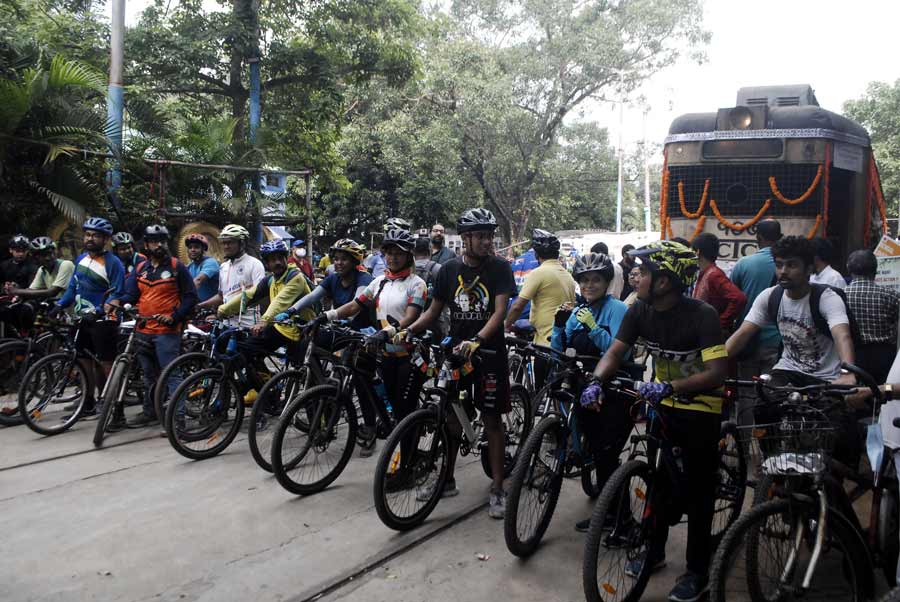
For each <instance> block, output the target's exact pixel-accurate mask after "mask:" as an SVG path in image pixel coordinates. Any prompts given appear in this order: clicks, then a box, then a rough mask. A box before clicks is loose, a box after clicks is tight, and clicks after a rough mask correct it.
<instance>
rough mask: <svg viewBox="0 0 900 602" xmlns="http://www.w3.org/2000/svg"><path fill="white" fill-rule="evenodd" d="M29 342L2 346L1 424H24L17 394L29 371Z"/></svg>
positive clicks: (0, 373) (14, 341)
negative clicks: (24, 375)
mask: <svg viewBox="0 0 900 602" xmlns="http://www.w3.org/2000/svg"><path fill="white" fill-rule="evenodd" d="M28 355H29V354H28V341H18V340H13V341H8V342H6V343H2V344H0V424H2V425H4V426H15V425H17V424H22V415H21V414H20V413H19V400H18V398H17V397H16V393H17V392H18V390H19V383H21V381H22V376H23V374H24V372H25V371H26V370H27V369H28V360H29V359H31V358H29V357H28Z"/></svg>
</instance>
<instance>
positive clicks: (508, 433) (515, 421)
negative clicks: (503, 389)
mask: <svg viewBox="0 0 900 602" xmlns="http://www.w3.org/2000/svg"><path fill="white" fill-rule="evenodd" d="M509 404H510V411H509V412H507V413H506V414H503V417H502V420H503V423H504V425H503V426H504V428H503V433H504V437H505V438H506V445H505V449H504V454H503V456H504V457H503V478H504V479H505V478H508V477H509V475H511V474H512V471H513V468H515V466H516V460H517V459H518V457H519V450H520V449H521V447H522V445H524V444H525V440H526V439H528V433H530V432H531V425H532V424H533V422H534V420H533V419H532V412H533V410H532V409H531V396H530V395H528V391H527V389H525V387H523V386H522V385H511V386H510V388H509ZM486 452H487V446H485V447H484V449H482V450H481V469H482V470H483V471H484V474H485V476H487V478H489V479H492V478H494V477H493V471H492V470H491V462H490V458H489V457H488V454H487V453H486Z"/></svg>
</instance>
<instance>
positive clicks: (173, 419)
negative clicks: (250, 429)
mask: <svg viewBox="0 0 900 602" xmlns="http://www.w3.org/2000/svg"><path fill="white" fill-rule="evenodd" d="M243 418H244V401H243V399H242V398H241V395H240V393H239V392H238V390H237V386H235V384H234V381H233V380H232V379H231V378H230V377H229V376H228V375H226V374H225V369H224V367H222V366H219V367H218V368H207V369H205V370H201V371H200V372H197V373H196V374H193V375H191V376H189V377H188V378H186V379H184V380H183V381H182V382H181V384H180V385H178V388H177V389H176V390H175V394H174V395H172V399H171V400H170V403H169V407H168V408H167V409H166V436H168V438H169V443H171V444H172V447H173V448H175V451H177V452H178V453H179V454H181V455H182V456H184V457H185V458H190V459H191V460H205V459H207V458H211V457H213V456H216V455H218V454H220V453H222V451H224V450H225V448H227V447H228V446H229V445H231V442H232V441H234V438H235V437H236V436H237V434H238V431H239V430H240V428H241V422H242V421H243Z"/></svg>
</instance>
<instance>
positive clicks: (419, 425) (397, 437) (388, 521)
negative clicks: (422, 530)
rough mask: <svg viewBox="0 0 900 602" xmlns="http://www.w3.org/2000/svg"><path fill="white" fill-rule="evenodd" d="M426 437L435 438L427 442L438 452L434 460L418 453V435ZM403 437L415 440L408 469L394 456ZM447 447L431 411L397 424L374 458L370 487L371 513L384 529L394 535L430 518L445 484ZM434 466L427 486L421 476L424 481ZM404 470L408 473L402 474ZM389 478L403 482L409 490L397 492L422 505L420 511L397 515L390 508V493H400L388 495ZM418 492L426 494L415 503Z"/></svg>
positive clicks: (447, 439)
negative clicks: (434, 469)
mask: <svg viewBox="0 0 900 602" xmlns="http://www.w3.org/2000/svg"><path fill="white" fill-rule="evenodd" d="M429 433H430V434H433V435H434V437H436V439H433V440H432V442H431V446H434V445H437V448H438V454H439V455H438V456H437V457H436V458H432V457H430V455H431V454H430V451H429V453H423V451H424V450H421V449H419V445H418V443H419V441H421V439H422V437H421V435H422V434H425V435H427V434H429ZM405 436H409V437H411V438H413V437H415V438H416V440H415V443H416V445H415V448H416V452H415V453H414V454H411V455H412V456H413V464H412V466H409V465H407V466H404V467H401V466H400V461H402V457H398V456H397V455H396V454H398V453H399V454H401V456H402V452H401V450H400V449H399V447H400V445H401V442H402V441H403V438H404V437H405ZM449 443H450V437H449V435H448V433H447V429H446V426H445V424H441V423H439V422H438V417H437V412H435V411H434V409H432V408H422V409H419V410H416V411H415V412H413V413H411V414H409V415H408V416H407V417H406V418H404V419H403V420H401V421H400V424H398V425H397V426H396V427H395V428H394V430H393V432H392V433H391V434H390V436H389V437H388V438H387V441H385V443H384V447H382V449H381V454H379V456H378V462H376V464H375V480H374V483H373V486H372V494H373V496H374V498H375V512H376V513H377V514H378V518H379V519H381V522H382V523H383V524H384V525H385V526H386V527H388V528H390V529H393V530H395V531H409V530H411V529H414V528H416V527H418V526H419V525H421V524H422V523H423V522H425V520H426V519H427V518H428V517H429V516H430V515H431V513H432V512H433V511H434V509H435V507H437V504H438V502H439V501H440V499H441V495H442V493H443V490H444V483H445V482H446V481H447V471H448V462H449V457H448V453H449ZM438 462H439V463H440V465H439V466H438V467H437V475H436V477H435V478H434V479H433V480H429V481H430V482H429V481H426V480H424V479H423V476H424V477H428V475H429V474H430V473H431V472H433V471H432V470H431V469H432V468H434V467H435V465H436V464H437V463H438ZM398 469H399V470H398ZM404 470H406V471H409V472H406V473H404V472H403V471H404ZM425 471H428V472H425ZM404 474H405V477H404ZM392 478H393V479H396V480H399V481H401V482H402V481H403V480H404V478H405V479H406V480H407V484H408V485H409V486H408V487H402V486H401V490H402V491H406V492H409V493H411V494H412V495H413V496H414V497H413V501H415V502H421V503H422V505H421V507H419V508H417V509H416V510H415V511H414V512H412V513H411V514H409V515H406V516H400V515H398V514H397V513H396V512H395V511H394V510H393V509H392V508H391V503H390V501H391V500H390V499H389V497H388V496H390V495H393V494H394V493H400V491H393V492H392V491H388V489H389V488H390V484H389V482H388V481H389V480H392ZM419 491H424V492H428V493H429V495H428V497H427V499H424V500H423V499H419V498H420V496H421V494H420V493H419Z"/></svg>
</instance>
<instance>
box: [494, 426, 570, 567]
mask: <svg viewBox="0 0 900 602" xmlns="http://www.w3.org/2000/svg"><path fill="white" fill-rule="evenodd" d="M548 435H549V437H550V440H551V441H552V442H553V444H554V445H555V448H554V449H553V451H552V453H549V450H548V452H544V451H543V447H544V441H545V438H546V437H547V436H548ZM560 446H562V449H563V450H565V447H566V437H565V436H564V428H563V425H562V421H561V420H560V418H559V416H555V415H550V416H547V417H546V418H544V419H543V420H541V421H540V422H539V423H538V424H537V426H535V427H534V429H533V430H532V431H531V434H529V435H528V439H527V440H526V441H525V445H524V446H523V448H522V453H521V455H520V456H519V461H518V462H517V463H516V468H515V470H514V471H513V473H512V478H511V479H510V483H509V489H508V491H507V500H506V516H505V517H504V519H503V536H504V538H505V539H506V547H507V548H508V549H509V551H510V552H512V553H513V554H515V555H516V556H519V557H522V558H524V557H527V556H531V555H532V554H533V553H534V551H535V550H537V547H538V546H539V545H540V543H541V539H542V538H543V537H544V533H545V532H546V531H547V527H549V526H550V521H551V519H552V518H553V511H554V510H555V509H556V503H557V501H559V492H560V490H561V489H562V482H563V475H562V467H561V466H560V463H561V464H565V460H564V457H565V456H564V454H563V455H562V457H560V456H561V455H560V453H559V450H560ZM547 456H549V460H550V461H549V463H547V462H546V461H545V459H544V457H547ZM540 464H544V474H543V476H544V480H543V481H544V482H541V483H539V487H534V484H535V483H536V482H537V481H538V479H539V478H540V475H538V476H536V475H537V473H538V469H539V468H541V466H540ZM554 464H555V466H554ZM526 485H527V488H526ZM523 491H527V492H528V493H529V494H531V493H532V492H533V491H536V493H537V497H538V499H539V500H540V499H541V498H542V497H544V496H546V497H545V501H544V503H543V504H542V506H543V511H542V512H541V513H540V519H539V520H538V521H537V524H536V525H535V527H534V529H533V531H532V532H531V533H528V534H524V533H522V532H521V530H520V529H519V517H520V515H521V514H525V513H524V512H520V510H522V508H520V505H522V504H523V500H522V493H523ZM528 497H530V496H529V495H526V498H528ZM525 504H527V502H526V503H525Z"/></svg>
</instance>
